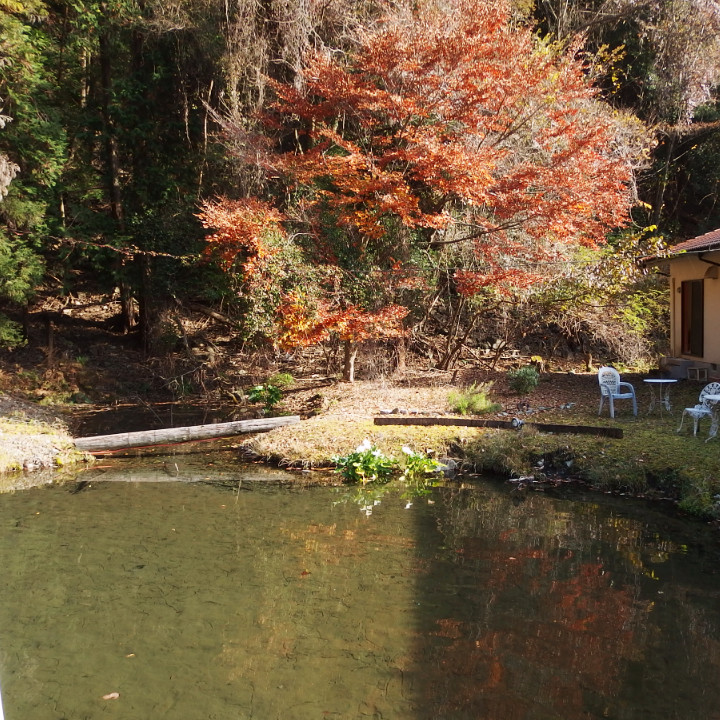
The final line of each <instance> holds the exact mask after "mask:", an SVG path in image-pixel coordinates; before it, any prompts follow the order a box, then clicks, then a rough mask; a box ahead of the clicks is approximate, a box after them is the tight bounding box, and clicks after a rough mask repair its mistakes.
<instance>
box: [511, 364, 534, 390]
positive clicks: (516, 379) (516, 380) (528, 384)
mask: <svg viewBox="0 0 720 720" xmlns="http://www.w3.org/2000/svg"><path fill="white" fill-rule="evenodd" d="M507 376H508V381H509V384H510V389H511V390H512V391H513V392H516V393H517V394H518V395H527V394H528V393H530V392H532V391H533V390H534V389H535V388H536V387H537V386H538V383H539V382H540V374H539V373H538V371H537V370H536V369H535V368H534V367H532V366H531V365H528V366H526V367H521V368H516V369H513V370H508V373H507Z"/></svg>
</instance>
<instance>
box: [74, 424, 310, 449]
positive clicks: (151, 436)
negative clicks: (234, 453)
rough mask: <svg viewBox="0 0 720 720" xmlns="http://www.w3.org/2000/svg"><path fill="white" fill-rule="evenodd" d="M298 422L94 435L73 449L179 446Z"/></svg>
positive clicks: (79, 442) (215, 425) (82, 439)
mask: <svg viewBox="0 0 720 720" xmlns="http://www.w3.org/2000/svg"><path fill="white" fill-rule="evenodd" d="M297 422H300V417H299V416H298V415H284V416H281V417H273V418H260V419H259V420H237V421H235V422H226V423H213V424H211V425H191V426H189V427H179V428H163V429H161V430H143V431H140V432H127V433H117V434H114V435H94V436H92V437H84V438H76V439H75V447H76V448H78V450H84V451H85V452H89V453H93V452H101V451H103V450H122V449H124V448H133V447H147V446H149V445H162V444H165V443H182V442H190V441H193V440H207V439H208V438H220V437H229V436H231V435H240V434H242V433H256V432H267V431H268V430H273V429H274V428H277V427H282V426H283V425H293V424H294V423H297Z"/></svg>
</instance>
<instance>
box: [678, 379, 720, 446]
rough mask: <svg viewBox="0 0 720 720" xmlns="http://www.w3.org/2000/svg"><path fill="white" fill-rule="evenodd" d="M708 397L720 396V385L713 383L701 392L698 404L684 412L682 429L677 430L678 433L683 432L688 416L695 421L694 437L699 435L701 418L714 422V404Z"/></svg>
mask: <svg viewBox="0 0 720 720" xmlns="http://www.w3.org/2000/svg"><path fill="white" fill-rule="evenodd" d="M708 395H720V383H718V382H711V383H710V384H709V385H706V386H705V387H704V388H703V389H702V390H701V391H700V397H699V398H698V400H699V402H698V404H697V405H694V406H693V407H688V408H685V409H684V410H683V414H682V417H681V418H680V427H679V428H678V429H677V431H678V432H680V431H681V430H682V426H683V422H685V416H686V415H689V416H690V417H691V418H692V419H693V435H697V432H698V425H699V423H700V419H701V418H704V417H708V418H710V419H711V420H712V418H713V404H712V403H710V402H707V401H706V400H705V398H706V397H707V396H708Z"/></svg>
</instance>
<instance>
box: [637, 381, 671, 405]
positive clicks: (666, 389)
mask: <svg viewBox="0 0 720 720" xmlns="http://www.w3.org/2000/svg"><path fill="white" fill-rule="evenodd" d="M643 382H644V383H647V384H648V385H649V386H650V407H649V408H648V412H649V413H651V412H652V411H653V410H654V409H655V405H656V404H658V403H659V404H660V406H661V407H664V408H665V409H666V410H667V411H668V412H670V410H672V406H671V405H670V388H671V387H672V386H673V385H674V384H675V383H676V382H677V380H676V379H674V378H647V379H645V380H643ZM656 387H657V393H656V391H655V388H656Z"/></svg>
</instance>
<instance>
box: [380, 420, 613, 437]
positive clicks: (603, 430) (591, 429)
mask: <svg viewBox="0 0 720 720" xmlns="http://www.w3.org/2000/svg"><path fill="white" fill-rule="evenodd" d="M374 423H375V425H457V426H462V427H478V428H500V429H501V430H518V429H519V428H521V427H526V428H530V429H533V430H538V431H540V432H552V433H576V434H581V435H599V436H601V437H609V438H618V439H619V438H622V436H623V431H622V428H614V427H596V426H593V425H557V424H553V423H531V422H523V421H518V420H517V419H515V420H481V419H479V418H448V417H376V418H374Z"/></svg>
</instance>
